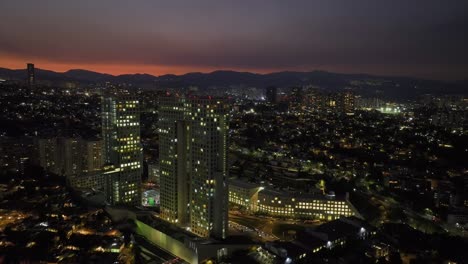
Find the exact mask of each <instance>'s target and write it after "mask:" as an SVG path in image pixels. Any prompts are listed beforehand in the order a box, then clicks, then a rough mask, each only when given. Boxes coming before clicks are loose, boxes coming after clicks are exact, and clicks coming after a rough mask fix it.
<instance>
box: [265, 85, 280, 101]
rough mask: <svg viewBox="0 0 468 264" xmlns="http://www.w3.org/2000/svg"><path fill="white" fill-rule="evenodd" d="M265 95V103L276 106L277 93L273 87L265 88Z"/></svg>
mask: <svg viewBox="0 0 468 264" xmlns="http://www.w3.org/2000/svg"><path fill="white" fill-rule="evenodd" d="M265 95H266V96H265V97H266V101H267V102H269V103H270V104H276V103H277V102H278V91H277V88H276V87H275V86H269V87H267V88H266V93H265Z"/></svg>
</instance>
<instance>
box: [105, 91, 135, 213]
mask: <svg viewBox="0 0 468 264" xmlns="http://www.w3.org/2000/svg"><path fill="white" fill-rule="evenodd" d="M101 108H102V138H103V140H104V160H105V163H107V164H112V165H113V166H114V167H115V169H116V171H118V173H113V174H109V175H108V177H110V179H108V180H107V182H108V187H107V197H108V201H109V202H110V203H111V204H131V205H138V204H140V202H141V200H140V187H141V174H142V168H143V166H142V161H143V154H142V147H141V143H140V112H139V102H138V100H137V99H136V98H133V97H130V96H106V97H103V98H102V105H101Z"/></svg>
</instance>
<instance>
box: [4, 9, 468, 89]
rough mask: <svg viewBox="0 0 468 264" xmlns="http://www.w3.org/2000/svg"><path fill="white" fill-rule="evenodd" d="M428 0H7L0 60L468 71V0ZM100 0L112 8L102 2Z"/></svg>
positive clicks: (431, 74)
mask: <svg viewBox="0 0 468 264" xmlns="http://www.w3.org/2000/svg"><path fill="white" fill-rule="evenodd" d="M424 4H425V5H424V8H421V6H420V5H419V4H418V3H407V2H406V1H392V2H383V3H378V4H377V3H373V2H371V1H367V0H365V1H359V2H353V3H352V4H350V3H347V2H343V1H333V2H329V1H327V2H324V1H317V2H314V3H310V2H308V1H295V2H294V3H293V4H289V3H287V4H286V3H282V2H277V1H273V2H271V1H268V2H267V1H255V2H253V3H250V4H249V5H245V4H244V5H243V4H233V3H227V2H226V3H223V2H221V3H218V2H217V3H213V2H212V1H202V2H199V3H182V2H178V1H175V2H171V3H150V2H146V1H140V2H137V3H135V4H134V5H132V6H131V8H128V7H127V5H126V4H125V3H124V2H122V1H113V2H112V4H111V3H109V2H106V1H104V2H101V3H99V4H96V3H93V5H86V2H79V3H72V4H68V3H67V4H64V3H61V2H57V1H50V2H48V4H47V5H46V4H44V3H34V2H33V3H27V2H26V1H15V2H3V3H2V4H1V5H0V7H2V10H5V17H4V20H5V21H6V23H3V25H2V26H0V33H1V34H2V35H3V36H4V37H3V38H2V41H1V42H0V55H1V56H0V57H1V59H0V65H1V66H2V67H7V68H22V67H23V65H24V63H25V62H29V61H31V62H33V63H35V64H36V65H42V68H46V69H51V70H56V71H66V70H68V69H75V68H84V69H88V70H93V71H99V72H105V73H110V74H123V73H150V74H154V75H162V74H167V73H174V74H182V73H187V72H209V71H214V70H217V69H226V70H237V71H251V72H259V73H266V72H275V71H283V70H292V71H312V70H325V71H334V72H344V73H369V74H382V75H399V76H411V77H423V78H429V79H445V80H455V79H466V78H467V77H468V76H466V72H468V71H467V69H468V65H467V64H466V61H467V59H466V58H467V56H468V54H467V53H466V50H465V49H463V47H464V46H466V44H467V38H466V34H464V28H466V25H467V21H466V18H465V16H464V12H463V10H466V8H467V5H468V4H467V3H466V1H451V2H449V3H447V2H443V1H438V0H431V1H425V3H424ZM95 5H97V6H95ZM89 6H93V9H90V8H89ZM94 7H96V8H94ZM100 7H102V8H104V7H105V10H106V12H96V10H101V9H100ZM10 14H11V15H10ZM13 14H14V15H13ZM7 25H8V26H7ZM31 29H33V30H31Z"/></svg>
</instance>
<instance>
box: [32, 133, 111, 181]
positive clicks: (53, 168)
mask: <svg viewBox="0 0 468 264" xmlns="http://www.w3.org/2000/svg"><path fill="white" fill-rule="evenodd" d="M34 147H35V153H34V161H35V163H36V165H39V166H41V167H43V168H44V169H45V170H46V171H48V172H51V173H54V174H57V175H62V176H65V177H69V176H76V175H85V174H90V173H96V172H100V171H101V170H102V166H103V165H104V160H103V157H102V141H101V140H97V139H94V140H89V139H83V138H77V137H73V138H68V137H53V138H36V139H35V140H34Z"/></svg>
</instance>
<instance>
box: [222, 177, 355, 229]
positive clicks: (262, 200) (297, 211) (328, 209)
mask: <svg viewBox="0 0 468 264" xmlns="http://www.w3.org/2000/svg"><path fill="white" fill-rule="evenodd" d="M229 202H231V203H233V204H235V205H238V206H241V207H245V208H246V209H248V210H250V211H253V212H259V213H264V214H267V215H271V216H276V217H285V218H300V219H320V220H326V221H329V220H334V219H338V218H340V217H341V216H353V215H356V211H355V209H354V207H353V206H352V205H351V203H350V202H349V201H348V200H347V199H344V198H337V197H335V196H331V195H319V194H317V195H310V194H297V195H295V194H292V193H287V192H282V191H281V192H280V191H275V190H269V189H263V188H262V187H259V186H257V187H255V186H254V184H250V183H245V182H241V181H230V182H229Z"/></svg>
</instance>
